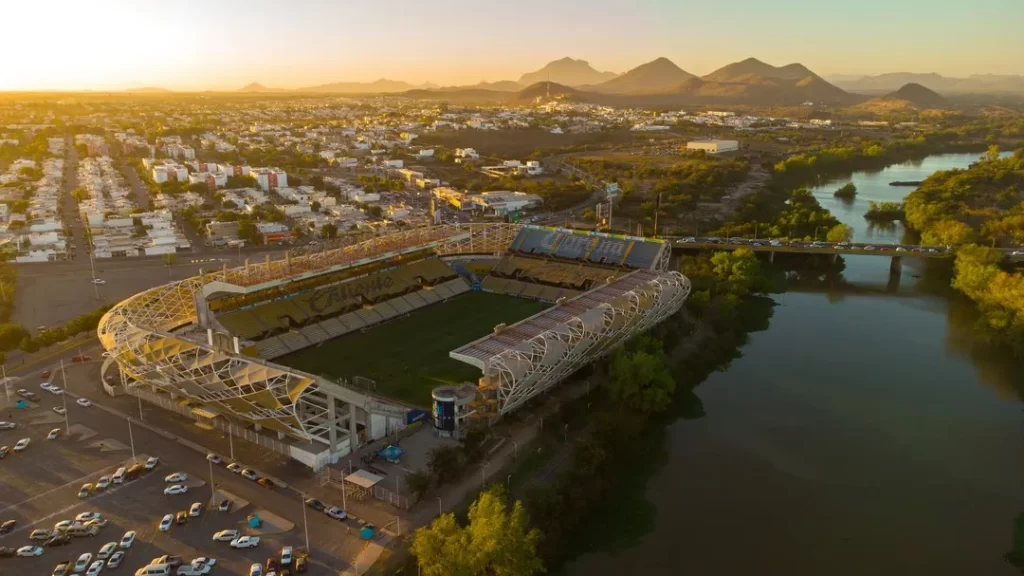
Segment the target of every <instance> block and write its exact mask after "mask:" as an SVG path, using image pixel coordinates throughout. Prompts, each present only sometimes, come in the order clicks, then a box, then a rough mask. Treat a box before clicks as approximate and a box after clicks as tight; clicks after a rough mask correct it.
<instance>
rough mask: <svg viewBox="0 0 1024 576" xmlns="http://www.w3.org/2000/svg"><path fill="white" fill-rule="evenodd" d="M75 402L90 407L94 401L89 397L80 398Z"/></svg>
mask: <svg viewBox="0 0 1024 576" xmlns="http://www.w3.org/2000/svg"><path fill="white" fill-rule="evenodd" d="M75 402H76V403H77V404H78V405H79V406H83V407H85V408H88V407H89V406H92V402H90V401H89V399H88V398H79V399H78V400H75Z"/></svg>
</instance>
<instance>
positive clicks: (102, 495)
mask: <svg viewBox="0 0 1024 576" xmlns="http://www.w3.org/2000/svg"><path fill="white" fill-rule="evenodd" d="M131 461H132V460H131V458H129V459H128V460H124V461H122V462H120V464H126V463H129V462H131ZM106 469H107V468H103V470H99V471H95V472H90V473H88V474H86V475H85V476H82V477H81V478H78V479H77V480H72V481H70V482H67V483H66V484H61V485H60V486H57V487H56V488H51V489H50V490H47V491H46V492H43V493H42V494H36V495H35V496H33V497H31V498H28V499H27V500H22V501H21V502H18V503H17V504H12V505H10V506H8V507H6V508H3V509H0V514H2V513H4V512H7V511H8V510H17V509H18V508H20V507H21V506H24V505H25V504H28V503H29V502H31V501H33V500H36V499H37V498H42V497H44V496H48V495H50V494H52V493H54V492H56V491H57V490H63V489H65V488H67V487H68V486H71V485H73V484H78V483H79V482H82V481H83V480H87V479H88V478H90V477H92V476H97V475H99V476H102V475H103V472H104V471H105V470H106ZM136 480H139V478H137V479H136ZM133 482H135V480H132V481H131V482H126V483H124V484H122V485H120V486H118V485H116V484H111V486H115V487H114V488H108V489H106V490H104V491H103V493H102V494H97V495H95V496H93V497H92V498H86V499H83V500H80V501H79V502H77V503H75V504H74V505H73V506H68V507H67V508H64V509H62V510H58V511H57V512H54V513H53V514H50V515H49V516H46V517H43V518H39V519H36V520H33V521H32V524H28V525H25V526H23V527H21V528H18V529H16V530H12V531H11V534H14V533H16V532H20V531H22V530H25V529H27V528H29V526H32V525H35V524H38V523H39V522H42V521H44V520H48V519H50V518H53V517H54V516H56V515H58V514H63V513H65V512H67V511H68V510H71V509H72V508H77V507H78V506H81V505H82V504H86V503H88V502H91V501H92V500H96V499H98V498H102V497H104V496H106V495H107V494H113V493H114V492H117V491H118V490H120V489H121V488H122V487H124V486H127V485H128V484H131V483H133Z"/></svg>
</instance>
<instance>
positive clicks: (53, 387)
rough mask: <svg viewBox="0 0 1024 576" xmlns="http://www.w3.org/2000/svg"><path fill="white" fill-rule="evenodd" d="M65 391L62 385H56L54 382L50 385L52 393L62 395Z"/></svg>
mask: <svg viewBox="0 0 1024 576" xmlns="http://www.w3.org/2000/svg"><path fill="white" fill-rule="evenodd" d="M63 393H64V390H62V389H61V387H60V386H56V385H53V384H51V385H50V394H53V395H54V396H60V395H61V394H63Z"/></svg>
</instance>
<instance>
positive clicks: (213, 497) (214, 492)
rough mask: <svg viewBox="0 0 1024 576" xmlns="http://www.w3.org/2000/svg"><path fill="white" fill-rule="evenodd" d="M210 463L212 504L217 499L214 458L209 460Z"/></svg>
mask: <svg viewBox="0 0 1024 576" xmlns="http://www.w3.org/2000/svg"><path fill="white" fill-rule="evenodd" d="M207 463H209V464H210V506H213V505H214V503H215V502H216V501H217V486H216V484H214V483H213V460H207Z"/></svg>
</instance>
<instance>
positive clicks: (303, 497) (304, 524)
mask: <svg viewBox="0 0 1024 576" xmlns="http://www.w3.org/2000/svg"><path fill="white" fill-rule="evenodd" d="M299 498H300V499H301V502H300V503H301V504H302V528H303V530H305V532H306V553H307V554H310V553H312V552H313V549H312V548H310V547H309V522H308V521H306V495H305V494H299Z"/></svg>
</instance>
